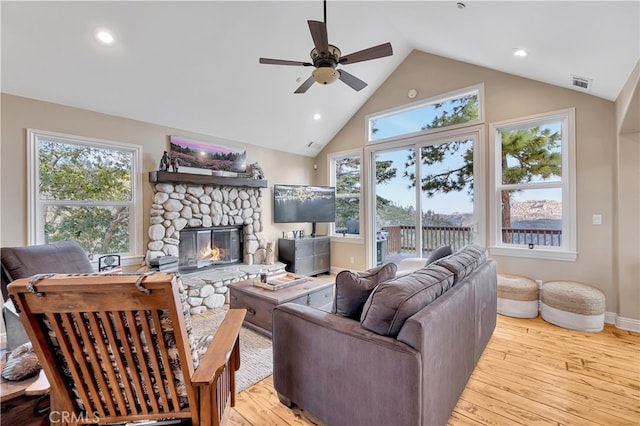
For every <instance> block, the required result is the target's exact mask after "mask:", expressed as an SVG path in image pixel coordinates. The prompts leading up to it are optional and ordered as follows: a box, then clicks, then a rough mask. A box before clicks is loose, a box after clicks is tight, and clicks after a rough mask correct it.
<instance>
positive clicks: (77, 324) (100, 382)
mask: <svg viewBox="0 0 640 426" xmlns="http://www.w3.org/2000/svg"><path fill="white" fill-rule="evenodd" d="M90 316H91V313H86V314H85V313H82V312H76V313H73V314H71V315H70V317H71V319H72V320H73V323H74V327H73V328H72V329H71V330H67V333H70V332H71V331H75V332H76V334H75V335H74V337H75V338H76V340H77V341H78V343H79V344H80V346H81V347H82V349H83V350H82V351H81V352H76V360H77V361H78V362H79V363H80V364H86V369H87V370H89V371H90V372H91V376H90V380H92V381H94V382H95V386H96V387H97V388H98V396H99V401H100V402H102V404H103V406H104V407H103V409H104V410H105V411H106V413H107V415H110V416H115V415H116V414H117V411H116V404H115V403H114V401H113V398H112V396H111V392H110V390H112V388H111V386H110V385H109V382H108V381H107V380H106V377H105V370H104V369H105V367H106V366H107V365H111V360H110V359H109V356H108V355H107V357H106V358H105V357H104V355H103V356H100V355H99V354H98V351H97V350H98V347H97V344H98V342H100V341H101V340H102V332H101V331H100V330H99V329H97V328H96V329H93V327H89V326H90V322H89V321H90V318H89V317H90ZM83 353H85V354H86V355H83ZM86 357H89V359H88V360H87V358H86ZM85 380H87V379H86V378H85ZM88 402H89V401H87V403H88ZM93 402H94V404H96V405H97V404H98V402H97V401H96V399H95V398H94V400H93ZM85 407H86V405H85Z"/></svg>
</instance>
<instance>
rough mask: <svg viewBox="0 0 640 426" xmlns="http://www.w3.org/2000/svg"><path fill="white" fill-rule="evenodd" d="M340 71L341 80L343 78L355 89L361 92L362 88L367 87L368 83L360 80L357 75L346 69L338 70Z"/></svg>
mask: <svg viewBox="0 0 640 426" xmlns="http://www.w3.org/2000/svg"><path fill="white" fill-rule="evenodd" d="M338 72H339V73H340V80H342V82H343V83H345V84H346V85H347V86H349V87H351V88H352V89H353V90H355V91H358V92H359V91H360V90H362V89H364V88H365V87H367V83H365V82H364V81H362V80H360V79H359V78H358V77H356V76H355V75H353V74H349V73H348V72H346V71H345V70H338Z"/></svg>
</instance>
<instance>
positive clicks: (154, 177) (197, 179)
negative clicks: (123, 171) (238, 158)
mask: <svg viewBox="0 0 640 426" xmlns="http://www.w3.org/2000/svg"><path fill="white" fill-rule="evenodd" d="M149 182H150V183H186V184H196V185H220V186H244V187H248V188H267V186H268V185H267V181H266V180H265V179H251V178H246V177H225V176H208V175H197V174H192V173H179V172H178V173H174V172H164V171H160V170H155V171H152V172H149Z"/></svg>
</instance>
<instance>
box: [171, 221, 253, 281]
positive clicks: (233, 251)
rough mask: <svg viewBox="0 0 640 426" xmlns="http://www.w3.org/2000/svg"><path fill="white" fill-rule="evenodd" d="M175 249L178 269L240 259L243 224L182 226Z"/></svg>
mask: <svg viewBox="0 0 640 426" xmlns="http://www.w3.org/2000/svg"><path fill="white" fill-rule="evenodd" d="M178 252H179V253H180V256H179V261H178V269H179V270H180V271H181V272H186V271H189V272H193V271H195V270H203V269H207V268H215V267H221V266H229V265H233V264H237V263H243V258H242V254H243V237H242V226H214V227H210V228H202V227H198V228H185V229H183V230H182V231H181V233H180V245H179V251H178Z"/></svg>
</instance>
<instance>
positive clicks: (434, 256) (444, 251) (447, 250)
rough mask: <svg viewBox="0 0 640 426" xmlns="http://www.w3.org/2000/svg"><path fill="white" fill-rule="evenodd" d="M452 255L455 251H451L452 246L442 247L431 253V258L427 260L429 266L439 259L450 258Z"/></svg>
mask: <svg viewBox="0 0 640 426" xmlns="http://www.w3.org/2000/svg"><path fill="white" fill-rule="evenodd" d="M451 253H453V251H452V250H451V246H440V247H438V248H437V249H435V250H434V251H432V252H431V254H430V255H429V258H427V265H430V264H432V263H433V262H435V261H436V260H438V259H442V258H443V257H446V256H449V255H450V254H451Z"/></svg>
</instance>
